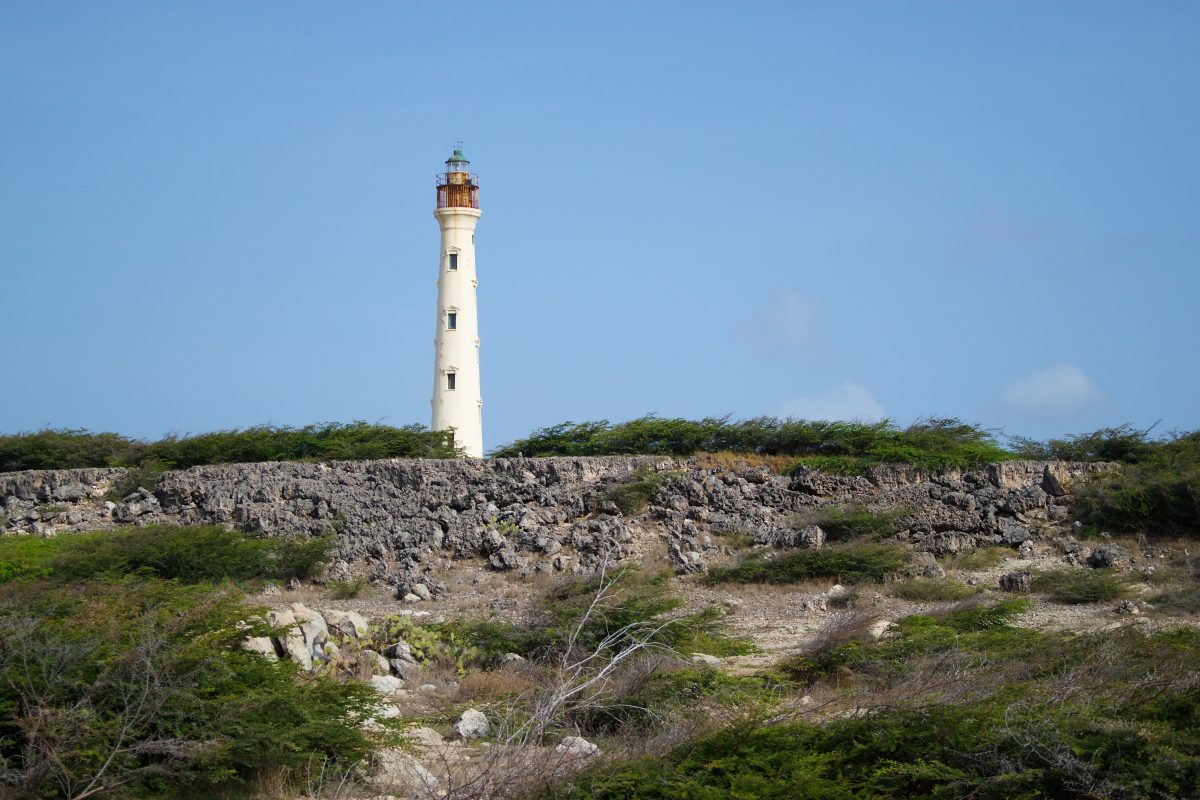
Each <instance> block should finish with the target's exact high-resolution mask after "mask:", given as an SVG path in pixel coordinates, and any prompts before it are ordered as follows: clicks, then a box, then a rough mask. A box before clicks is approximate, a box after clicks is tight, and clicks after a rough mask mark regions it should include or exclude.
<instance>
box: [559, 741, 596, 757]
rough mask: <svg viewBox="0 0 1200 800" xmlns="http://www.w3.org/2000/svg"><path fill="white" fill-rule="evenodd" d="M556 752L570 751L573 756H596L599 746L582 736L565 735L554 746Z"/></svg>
mask: <svg viewBox="0 0 1200 800" xmlns="http://www.w3.org/2000/svg"><path fill="white" fill-rule="evenodd" d="M554 752H556V753H570V754H571V755H573V756H583V757H584V758H587V757H588V756H598V755H600V748H599V747H597V746H596V745H594V744H592V743H591V742H589V741H588V740H587V739H584V738H583V737H582V736H565V737H563V740H562V741H561V742H559V743H558V746H557V747H555V748H554Z"/></svg>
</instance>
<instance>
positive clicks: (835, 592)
mask: <svg viewBox="0 0 1200 800" xmlns="http://www.w3.org/2000/svg"><path fill="white" fill-rule="evenodd" d="M849 593H850V590H849V589H847V588H846V587H845V586H842V585H841V584H840V583H835V584H834V585H833V586H830V587H829V591H828V592H826V593H825V594H826V595H828V596H829V597H845V596H846V595H847V594H849Z"/></svg>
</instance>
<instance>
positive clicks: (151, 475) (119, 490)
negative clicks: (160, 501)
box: [104, 461, 167, 503]
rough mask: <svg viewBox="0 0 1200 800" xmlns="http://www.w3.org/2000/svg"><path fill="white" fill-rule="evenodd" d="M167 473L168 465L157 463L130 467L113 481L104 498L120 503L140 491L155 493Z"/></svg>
mask: <svg viewBox="0 0 1200 800" xmlns="http://www.w3.org/2000/svg"><path fill="white" fill-rule="evenodd" d="M166 471H167V467H166V465H165V464H162V463H161V462H157V461H155V462H153V463H150V464H144V465H141V466H136V467H130V468H129V469H128V470H126V472H125V474H124V475H122V476H121V477H119V478H117V479H116V480H115V481H113V485H112V486H111V487H110V488H109V490H108V491H107V492H105V493H104V496H105V497H106V498H108V499H109V500H112V501H113V502H115V503H119V502H121V501H122V500H124V499H125V498H126V497H128V496H129V495H131V494H133V493H134V492H136V491H137V490H138V489H145V490H146V491H148V492H154V490H155V489H156V488H157V487H158V482H159V481H160V480H162V476H163V475H164V474H165V473H166Z"/></svg>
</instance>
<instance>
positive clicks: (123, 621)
mask: <svg viewBox="0 0 1200 800" xmlns="http://www.w3.org/2000/svg"><path fill="white" fill-rule="evenodd" d="M328 546H329V542H328V541H317V540H314V541H305V542H287V541H272V540H261V539H253V538H249V537H247V536H246V535H245V534H240V533H235V532H229V531H225V530H223V529H221V528H214V527H205V528H142V529H131V530H125V531H115V532H99V533H93V534H77V535H72V536H63V537H58V538H53V539H43V538H36V537H30V536H9V537H4V538H0V784H3V785H6V786H9V787H10V788H11V790H12V791H15V792H18V793H19V794H20V796H23V797H30V798H34V797H39V798H40V797H71V798H83V797H91V796H96V797H118V796H121V797H132V796H153V797H181V798H182V797H196V796H219V795H223V794H227V793H229V792H231V791H242V790H246V789H248V787H251V786H252V785H254V784H255V783H256V782H257V781H260V780H263V779H269V780H271V781H276V782H282V783H283V784H284V785H286V784H288V783H289V782H290V781H291V780H292V779H293V778H295V777H296V776H298V775H300V774H301V773H302V772H304V771H305V770H307V769H309V768H310V767H311V765H312V764H313V763H316V764H318V765H321V766H322V767H323V768H325V769H327V770H328V771H329V772H330V774H336V773H338V772H339V771H340V772H345V771H348V770H350V769H351V768H353V767H354V766H355V765H356V764H357V763H359V762H360V761H361V760H362V759H363V758H364V757H365V756H367V755H369V754H370V752H371V751H372V750H373V749H374V747H375V746H376V741H375V740H374V739H372V737H371V736H370V735H368V734H367V733H366V732H364V730H363V729H362V728H361V727H360V725H359V720H361V719H362V718H363V717H365V716H368V715H370V714H372V713H373V712H374V709H376V707H377V706H378V705H379V698H378V695H377V694H376V693H375V692H374V691H373V690H372V689H370V687H368V686H366V685H365V684H361V683H345V682H336V681H333V680H331V679H329V678H326V677H318V676H312V675H305V674H301V673H300V672H298V670H297V668H296V667H295V666H294V665H293V664H291V663H290V662H286V661H285V662H274V661H269V660H267V659H264V658H262V657H261V656H259V655H257V654H253V653H250V652H248V651H245V650H243V649H242V648H241V647H240V646H239V643H240V642H241V641H242V640H243V639H245V637H247V636H250V635H263V634H264V633H265V632H266V628H265V624H264V623H262V622H260V621H255V620H256V619H258V617H259V613H260V611H259V610H257V609H255V608H253V607H250V606H248V605H247V604H246V603H245V601H244V600H243V598H242V596H241V595H240V593H239V592H238V591H237V589H236V588H234V587H233V586H232V585H231V584H229V583H227V581H228V580H229V579H249V578H274V579H280V578H285V577H288V576H298V575H309V574H312V572H313V571H314V570H316V569H318V568H319V566H320V565H321V564H322V563H323V562H324V559H325V557H326V556H325V553H326V551H327V550H328Z"/></svg>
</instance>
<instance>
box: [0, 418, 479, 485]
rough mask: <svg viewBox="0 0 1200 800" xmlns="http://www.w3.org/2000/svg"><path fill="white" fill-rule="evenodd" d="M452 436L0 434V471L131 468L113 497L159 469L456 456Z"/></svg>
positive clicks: (358, 425)
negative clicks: (141, 438)
mask: <svg viewBox="0 0 1200 800" xmlns="http://www.w3.org/2000/svg"><path fill="white" fill-rule="evenodd" d="M453 440H454V437H453V433H452V432H450V431H431V430H428V429H427V428H425V427H424V426H423V425H406V426H404V427H399V428H397V427H392V426H390V425H371V424H369V423H366V422H352V423H349V424H341V423H336V422H327V423H323V424H320V425H306V426H304V427H302V428H292V427H288V426H274V425H258V426H254V427H250V428H234V429H231V430H225V431H215V432H213V433H201V434H194V435H189V436H174V435H172V436H167V437H165V438H163V439H160V440H158V441H154V442H142V441H136V440H133V439H129V438H127V437H124V436H120V435H118V434H115V433H91V432H90V431H87V430H84V429H82V428H80V429H74V430H65V429H64V430H51V429H46V430H41V431H36V432H33V433H18V434H9V435H2V436H0V472H11V471H15V470H23V469H72V468H76V467H133V468H138V469H141V470H143V472H142V473H141V474H140V475H138V474H135V475H130V476H127V477H126V478H125V479H123V480H122V481H121V482H120V485H119V486H118V487H114V490H113V491H114V494H119V493H121V492H124V494H122V495H121V496H124V495H127V494H129V493H130V492H132V491H134V490H135V489H137V488H138V485H143V486H146V488H153V487H152V484H153V482H154V481H155V480H156V478H157V476H158V475H159V474H161V472H162V471H164V470H168V469H184V468H186V467H193V466H198V465H202V464H231V463H251V462H259V461H334V460H341V461H349V460H360V459H379V458H453V457H455V456H458V455H461V451H460V450H457V449H456V448H455V447H454V441H453Z"/></svg>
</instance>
